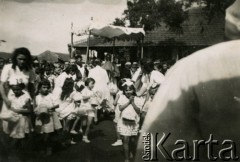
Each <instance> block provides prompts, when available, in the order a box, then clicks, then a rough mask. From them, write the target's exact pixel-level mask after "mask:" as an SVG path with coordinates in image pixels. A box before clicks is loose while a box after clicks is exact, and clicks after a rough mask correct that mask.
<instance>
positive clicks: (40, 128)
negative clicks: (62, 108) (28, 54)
mask: <svg viewBox="0 0 240 162" xmlns="http://www.w3.org/2000/svg"><path fill="white" fill-rule="evenodd" d="M50 89H51V83H50V82H49V81H48V80H47V79H44V80H42V81H41V82H40V83H39V87H38V91H39V94H38V95H37V96H36V108H35V110H34V112H35V114H36V115H37V118H36V127H35V129H36V132H37V133H41V134H43V147H44V148H43V149H44V151H46V154H47V155H50V154H51V152H52V149H51V146H50V145H49V144H50V141H49V136H50V135H51V133H53V132H54V131H55V130H59V129H61V128H62V125H61V123H60V120H59V118H58V116H57V113H56V112H55V109H56V108H57V107H58V104H55V103H54V99H53V96H52V94H51V93H49V92H50Z"/></svg>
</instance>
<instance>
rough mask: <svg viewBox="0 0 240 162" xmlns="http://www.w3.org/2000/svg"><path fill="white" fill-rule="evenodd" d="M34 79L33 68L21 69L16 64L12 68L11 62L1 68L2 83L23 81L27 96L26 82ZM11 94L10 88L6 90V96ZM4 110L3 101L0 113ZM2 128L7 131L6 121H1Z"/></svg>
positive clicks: (31, 81)
mask: <svg viewBox="0 0 240 162" xmlns="http://www.w3.org/2000/svg"><path fill="white" fill-rule="evenodd" d="M34 81H35V73H34V71H33V70H29V71H26V70H23V71H21V70H20V69H19V68H18V66H16V69H13V68H12V64H6V65H4V67H3V70H2V73H1V82H2V83H6V82H9V84H11V83H16V82H17V83H23V84H24V85H25V90H24V94H25V95H27V96H29V93H28V91H27V88H28V84H29V83H32V84H34ZM11 96H14V94H13V92H12V90H11V89H10V90H9V92H8V98H9V97H11ZM29 97H30V96H29ZM6 111H7V107H6V105H5V103H3V106H2V111H1V113H4V112H6ZM3 130H4V132H6V133H8V126H7V124H6V122H3ZM27 132H29V131H27ZM21 136H23V135H21Z"/></svg>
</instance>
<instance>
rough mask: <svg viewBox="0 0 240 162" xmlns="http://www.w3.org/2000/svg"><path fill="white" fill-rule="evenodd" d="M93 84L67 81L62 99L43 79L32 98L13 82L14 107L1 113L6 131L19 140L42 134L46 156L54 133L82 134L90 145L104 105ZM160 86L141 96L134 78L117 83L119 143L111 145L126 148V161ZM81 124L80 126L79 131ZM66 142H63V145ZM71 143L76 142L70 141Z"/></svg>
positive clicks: (90, 80)
mask: <svg viewBox="0 0 240 162" xmlns="http://www.w3.org/2000/svg"><path fill="white" fill-rule="evenodd" d="M94 84H95V80H94V79H92V78H86V79H85V82H83V81H81V80H79V81H77V80H73V79H72V78H71V77H70V78H66V79H65V81H64V83H63V86H62V90H61V95H60V99H56V96H54V95H53V94H52V93H51V91H52V84H51V83H50V81H49V80H48V79H42V80H41V81H40V82H39V84H38V91H37V95H36V96H35V99H32V98H31V97H30V95H29V93H28V92H27V91H26V90H25V88H24V86H23V85H22V84H21V83H18V82H16V83H11V84H10V91H12V93H9V96H8V98H9V101H10V102H11V108H10V109H8V108H7V107H6V105H5V104H4V105H3V108H2V113H1V114H0V118H1V119H2V121H3V129H4V132H5V133H7V134H9V136H10V137H11V138H13V139H14V140H17V141H21V139H24V138H25V135H26V134H28V133H31V132H32V131H35V132H36V133H39V134H41V135H42V136H43V142H42V145H43V150H44V152H45V153H46V154H51V151H52V148H51V144H50V143H51V142H50V137H51V134H52V133H53V132H60V133H64V134H78V133H81V134H82V135H83V138H82V141H83V142H85V143H90V140H89V139H88V134H89V132H90V127H91V125H92V123H93V122H94V121H95V122H96V121H97V120H98V119H97V109H99V108H100V105H101V102H102V100H101V99H100V97H99V95H98V93H97V92H95V91H93V88H94ZM158 87H159V85H152V86H151V87H150V89H149V90H148V94H149V95H147V97H142V96H137V94H136V90H135V87H134V82H133V81H132V80H131V79H121V80H120V81H119V82H118V84H117V90H116V91H115V92H114V93H115V94H113V95H114V102H113V106H114V108H115V119H114V123H115V128H116V132H117V141H116V142H114V143H113V144H112V146H121V145H123V148H124V155H125V159H126V161H128V160H129V159H130V158H132V157H134V154H135V150H136V143H137V142H136V140H137V135H138V133H139V129H140V128H141V125H142V123H143V120H144V118H145V115H146V112H147V110H148V107H149V104H150V103H151V100H152V98H153V96H154V94H155V93H156V90H157V89H158ZM4 109H5V110H4ZM78 124H79V125H80V127H79V129H78V130H77V125H78ZM83 128H85V129H83ZM68 141H69V139H68ZM65 143H66V141H64V140H63V141H62V144H65ZM70 143H71V144H75V143H76V142H75V141H74V140H73V139H72V138H71V139H70Z"/></svg>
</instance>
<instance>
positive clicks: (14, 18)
mask: <svg viewBox="0 0 240 162" xmlns="http://www.w3.org/2000/svg"><path fill="white" fill-rule="evenodd" d="M126 1H127V0H0V40H5V41H6V43H1V44H0V51H2V52H12V51H13V50H14V48H18V47H27V48H28V49H29V50H30V51H31V53H32V54H33V55H38V54H40V53H42V52H44V51H46V50H51V51H54V52H62V53H68V49H67V44H68V43H70V41H71V37H70V33H71V23H72V22H73V27H74V29H79V30H82V29H85V28H86V27H87V26H88V25H89V24H90V21H91V17H93V21H94V22H101V23H106V24H110V23H112V22H113V21H114V19H115V18H116V17H121V16H122V13H123V11H124V9H126ZM78 39H79V37H77V36H74V41H77V40H78Z"/></svg>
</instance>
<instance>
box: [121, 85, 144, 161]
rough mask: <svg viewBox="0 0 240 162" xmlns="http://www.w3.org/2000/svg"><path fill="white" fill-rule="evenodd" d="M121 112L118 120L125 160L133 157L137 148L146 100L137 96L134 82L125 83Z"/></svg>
mask: <svg viewBox="0 0 240 162" xmlns="http://www.w3.org/2000/svg"><path fill="white" fill-rule="evenodd" d="M118 104H119V110H120V112H121V115H120V119H119V121H118V124H117V125H118V131H119V133H120V135H122V137H123V149H124V156H125V162H129V160H130V158H133V157H134V155H135V150H136V139H137V135H138V129H139V119H140V112H141V109H142V106H143V104H144V100H143V99H142V98H141V97H137V96H136V93H135V88H134V85H133V82H131V81H130V80H127V81H126V82H125V83H124V84H123V95H121V96H120V98H119V100H118Z"/></svg>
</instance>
